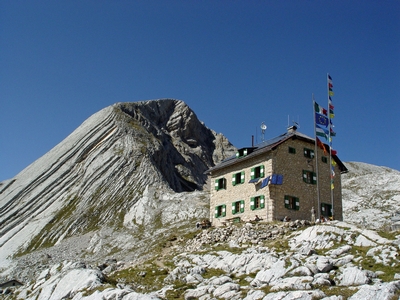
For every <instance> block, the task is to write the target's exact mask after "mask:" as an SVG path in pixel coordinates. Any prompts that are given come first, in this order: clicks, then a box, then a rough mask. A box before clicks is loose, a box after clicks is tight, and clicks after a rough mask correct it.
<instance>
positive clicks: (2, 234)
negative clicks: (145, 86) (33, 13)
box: [0, 99, 235, 259]
mask: <svg viewBox="0 0 400 300" xmlns="http://www.w3.org/2000/svg"><path fill="white" fill-rule="evenodd" d="M234 150H235V148H234V147H233V146H232V145H231V144H230V143H229V141H228V140H227V139H226V138H225V137H223V136H222V135H218V134H216V133H215V132H214V131H212V130H211V129H209V128H207V127H206V126H205V125H204V124H203V123H202V122H200V121H199V120H198V118H197V116H196V114H195V113H194V112H193V111H192V110H191V109H190V108H189V107H188V106H187V105H186V104H185V103H184V102H182V101H179V100H170V99H166V100H152V101H143V102H134V103H116V104H114V105H112V106H109V107H106V108H104V109H103V110H101V111H99V112H97V113H96V114H94V115H93V116H91V117H90V118H88V119H87V120H86V121H85V122H84V123H83V124H82V125H81V126H79V127H78V128H77V129H76V130H75V131H74V132H73V133H71V134H70V135H69V136H68V137H67V138H66V139H64V140H63V141H62V142H61V143H60V144H58V145H57V146H56V147H54V148H53V149H51V150H50V151H49V152H48V153H47V154H45V155H44V156H43V157H41V158H39V159H38V160H36V161H35V162H34V163H32V164H31V165H30V166H28V167H27V168H26V169H24V170H23V171H22V172H20V173H19V174H18V175H17V176H15V178H12V179H11V180H9V181H7V182H2V183H1V185H0V253H2V254H1V255H0V256H1V258H2V259H4V258H5V257H7V256H9V255H12V254H15V253H16V252H17V251H19V252H24V251H25V252H26V251H32V250H34V249H38V248H43V247H49V246H54V245H57V244H59V243H61V241H62V240H64V239H65V238H67V237H70V236H74V235H82V234H86V233H89V232H91V233H93V232H97V231H99V230H105V228H112V230H117V229H124V228H125V229H126V227H127V226H128V227H129V228H131V229H132V228H136V229H138V228H139V227H140V226H143V225H148V224H147V223H149V224H151V226H156V225H158V227H162V226H163V225H165V224H163V223H162V222H161V221H160V222H161V223H160V222H158V223H157V222H155V220H163V219H162V218H164V219H168V220H171V219H172V220H175V222H178V221H179V214H175V213H174V212H171V210H173V209H171V208H169V211H170V214H171V213H172V215H176V216H175V217H169V218H166V217H162V213H164V214H166V213H165V211H166V209H164V211H160V207H164V206H165V204H161V202H162V201H161V200H162V199H164V200H171V199H172V200H173V199H174V196H173V194H174V193H182V192H190V191H195V190H199V191H201V190H205V191H206V190H207V185H206V179H207V178H206V176H205V175H204V171H205V170H207V169H208V168H210V167H211V166H213V165H214V164H216V163H218V162H219V161H220V160H221V159H224V158H225V157H227V156H230V155H232V154H233V151H234ZM169 194H170V195H172V196H171V197H168V195H169ZM190 198H191V197H187V199H188V201H192V200H193V199H190ZM202 198H204V196H202ZM182 199H185V197H182ZM172 200H171V201H172ZM204 200H205V199H203V201H204ZM157 201H158V202H157ZM180 201H181V200H180ZM143 203H144V204H143ZM171 203H172V202H171ZM204 203H205V204H206V201H204ZM175 204H176V209H178V208H179V205H178V204H177V202H176V203H175ZM136 207H140V209H142V210H141V213H137V212H136ZM193 214H194V215H191V216H188V215H187V214H183V215H182V216H181V217H182V218H184V219H185V218H186V219H187V218H188V217H192V218H194V217H196V213H195V212H193ZM197 215H199V216H200V217H201V216H206V215H207V212H205V211H204V212H198V213H197ZM146 220H147V223H146ZM124 224H125V225H124ZM112 230H111V231H112ZM141 230H142V231H145V230H143V228H141ZM110 235H112V234H110Z"/></svg>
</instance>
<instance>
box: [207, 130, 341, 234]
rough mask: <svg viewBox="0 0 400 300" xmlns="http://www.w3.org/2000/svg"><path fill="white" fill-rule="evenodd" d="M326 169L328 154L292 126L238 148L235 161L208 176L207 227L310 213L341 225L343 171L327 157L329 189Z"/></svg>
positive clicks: (335, 160) (303, 216)
mask: <svg viewBox="0 0 400 300" xmlns="http://www.w3.org/2000/svg"><path fill="white" fill-rule="evenodd" d="M324 146H325V148H326V149H327V150H328V151H329V146H328V145H324ZM315 151H317V153H315ZM330 166H331V162H330V157H329V153H328V152H325V153H324V151H323V150H322V149H320V148H319V147H315V139H313V138H311V137H308V136H306V135H304V134H302V133H300V132H298V131H297V128H296V127H295V126H293V127H290V128H288V131H287V132H286V133H285V134H282V135H280V136H278V137H276V138H274V139H271V140H269V141H265V142H263V143H261V144H260V145H257V146H254V147H248V148H242V149H239V150H238V151H237V153H236V156H233V157H230V158H228V159H226V160H224V161H222V162H221V163H220V164H218V165H216V166H215V167H213V168H211V169H209V170H208V171H207V173H208V175H209V176H210V177H211V184H212V185H214V186H213V187H212V188H211V199H210V220H211V222H212V225H213V226H222V225H224V224H225V223H226V222H237V221H252V220H255V219H256V217H257V216H258V217H259V218H261V219H262V220H263V221H267V222H270V221H275V220H283V219H284V217H286V216H287V217H288V218H290V219H292V220H295V219H303V220H311V211H312V209H313V208H314V210H315V216H316V218H320V217H321V216H325V217H328V218H333V219H337V220H342V218H343V217H342V191H341V190H342V188H341V174H342V173H345V172H347V168H346V167H345V165H344V164H343V163H342V162H341V161H340V159H339V158H338V157H337V156H336V155H332V166H334V167H333V168H334V173H335V176H334V185H333V186H334V188H333V189H331V176H330V174H331V173H330V169H331V167H330ZM317 168H318V170H317ZM318 194H319V195H318ZM331 194H332V196H333V197H331Z"/></svg>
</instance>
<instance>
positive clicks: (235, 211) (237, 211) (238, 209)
mask: <svg viewBox="0 0 400 300" xmlns="http://www.w3.org/2000/svg"><path fill="white" fill-rule="evenodd" d="M237 206H238V207H237ZM241 213H244V200H237V201H234V202H232V215H237V214H241Z"/></svg>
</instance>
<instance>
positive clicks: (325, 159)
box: [321, 156, 328, 164]
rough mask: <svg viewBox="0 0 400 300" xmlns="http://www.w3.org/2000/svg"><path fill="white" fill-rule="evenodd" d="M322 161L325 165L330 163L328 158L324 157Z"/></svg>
mask: <svg viewBox="0 0 400 300" xmlns="http://www.w3.org/2000/svg"><path fill="white" fill-rule="evenodd" d="M321 160H322V162H323V163H326V164H327V163H328V158H327V157H326V156H322V157H321Z"/></svg>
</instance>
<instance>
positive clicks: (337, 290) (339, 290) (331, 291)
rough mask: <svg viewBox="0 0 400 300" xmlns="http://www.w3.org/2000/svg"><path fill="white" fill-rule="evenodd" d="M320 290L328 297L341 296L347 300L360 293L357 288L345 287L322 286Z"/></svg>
mask: <svg viewBox="0 0 400 300" xmlns="http://www.w3.org/2000/svg"><path fill="white" fill-rule="evenodd" d="M319 289H320V290H321V291H323V292H324V293H325V295H326V296H327V297H329V296H337V295H341V296H342V297H343V298H344V299H345V300H346V299H348V298H350V297H351V296H353V295H354V294H355V293H356V292H357V291H358V289H357V288H354V287H345V286H329V287H328V286H320V287H319Z"/></svg>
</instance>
